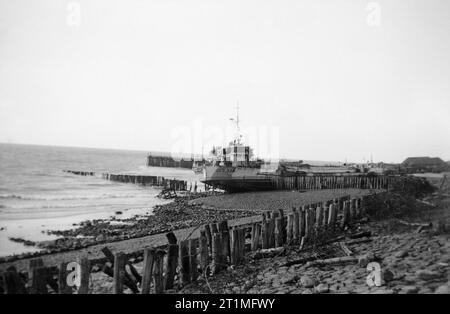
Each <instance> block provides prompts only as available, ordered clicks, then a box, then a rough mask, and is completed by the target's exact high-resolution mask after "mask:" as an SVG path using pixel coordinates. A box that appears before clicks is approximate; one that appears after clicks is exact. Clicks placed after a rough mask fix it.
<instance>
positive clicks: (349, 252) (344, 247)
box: [339, 242, 353, 256]
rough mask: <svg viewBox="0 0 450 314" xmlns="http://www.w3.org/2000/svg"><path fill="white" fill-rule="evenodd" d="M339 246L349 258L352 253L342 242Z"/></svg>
mask: <svg viewBox="0 0 450 314" xmlns="http://www.w3.org/2000/svg"><path fill="white" fill-rule="evenodd" d="M339 246H340V248H341V249H342V251H344V253H345V255H347V256H351V255H352V254H353V252H352V251H351V250H350V249H349V248H348V247H347V246H346V245H345V243H344V242H339Z"/></svg>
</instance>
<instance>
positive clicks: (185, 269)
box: [178, 240, 191, 285]
mask: <svg viewBox="0 0 450 314" xmlns="http://www.w3.org/2000/svg"><path fill="white" fill-rule="evenodd" d="M179 246H180V248H179V257H178V259H179V261H180V283H181V285H186V284H188V283H190V282H191V270H190V259H189V243H188V240H184V241H180V244H179Z"/></svg>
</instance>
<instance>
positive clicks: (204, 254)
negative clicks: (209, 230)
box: [199, 230, 209, 274]
mask: <svg viewBox="0 0 450 314" xmlns="http://www.w3.org/2000/svg"><path fill="white" fill-rule="evenodd" d="M199 245H200V267H201V269H202V272H203V273H204V274H205V271H206V269H207V268H208V264H209V258H208V240H207V238H206V232H205V231H204V230H201V231H200V244H199Z"/></svg>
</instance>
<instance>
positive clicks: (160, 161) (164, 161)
mask: <svg viewBox="0 0 450 314" xmlns="http://www.w3.org/2000/svg"><path fill="white" fill-rule="evenodd" d="M193 165H194V159H193V158H190V159H184V158H180V159H175V158H173V157H171V156H155V155H151V154H149V155H148V156H147V166H148V167H150V166H152V167H170V168H187V169H192V166H193Z"/></svg>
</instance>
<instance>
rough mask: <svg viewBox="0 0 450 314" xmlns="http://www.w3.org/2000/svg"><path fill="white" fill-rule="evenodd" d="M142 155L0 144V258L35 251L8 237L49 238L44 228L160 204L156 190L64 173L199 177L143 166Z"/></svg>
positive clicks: (188, 172)
mask: <svg viewBox="0 0 450 314" xmlns="http://www.w3.org/2000/svg"><path fill="white" fill-rule="evenodd" d="M146 156H147V152H143V151H125V150H112V149H92V148H74V147H53V146H35V145H17V144H0V256H7V255H12V254H19V253H23V252H31V251H36V250H37V248H35V247H27V246H24V245H23V244H21V243H16V242H13V241H10V240H9V238H11V237H15V238H23V239H26V240H32V241H43V240H49V239H53V238H54V236H50V235H47V234H46V232H45V231H47V230H63V229H67V228H73V227H74V226H73V225H74V224H76V223H79V222H81V221H84V220H87V219H103V218H109V217H111V216H116V217H117V218H127V217H131V216H134V215H140V214H147V213H151V210H152V207H153V206H154V205H156V204H161V203H164V202H166V201H164V200H161V199H158V198H156V195H157V194H158V193H159V192H160V189H159V188H156V187H142V186H138V185H135V184H130V183H118V182H112V181H107V180H104V179H102V178H101V176H78V175H73V174H69V173H66V172H63V170H64V169H70V170H82V171H94V172H96V173H99V174H100V173H102V172H109V173H136V174H147V175H155V176H164V177H166V178H170V179H173V178H176V179H182V180H187V181H190V182H195V181H197V182H199V181H200V179H201V177H200V175H196V174H194V172H193V171H192V170H189V169H179V168H162V167H147V166H145V163H146ZM116 212H122V214H117V215H116V214H115V213H116Z"/></svg>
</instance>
